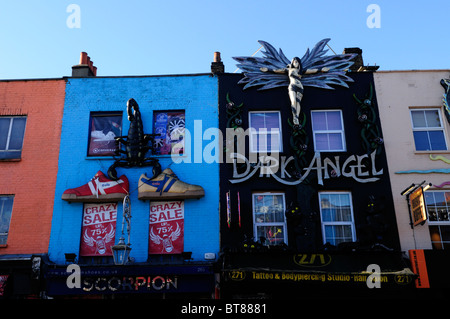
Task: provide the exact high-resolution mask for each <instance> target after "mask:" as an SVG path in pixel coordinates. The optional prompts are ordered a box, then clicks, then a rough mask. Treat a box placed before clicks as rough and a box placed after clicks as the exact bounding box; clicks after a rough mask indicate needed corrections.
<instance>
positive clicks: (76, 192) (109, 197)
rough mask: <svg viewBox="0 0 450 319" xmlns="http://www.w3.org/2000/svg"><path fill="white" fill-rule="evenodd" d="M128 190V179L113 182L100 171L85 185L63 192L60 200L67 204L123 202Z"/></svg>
mask: <svg viewBox="0 0 450 319" xmlns="http://www.w3.org/2000/svg"><path fill="white" fill-rule="evenodd" d="M129 188H130V186H129V182H128V178H127V177H126V176H125V175H122V176H120V177H119V178H118V179H117V180H115V181H114V180H111V179H109V178H108V177H106V176H105V174H103V172H102V171H98V172H97V174H95V175H94V177H93V178H92V179H91V180H90V181H89V182H88V183H87V184H84V185H82V186H80V187H77V188H70V189H67V190H66V191H64V193H63V194H62V196H61V199H63V200H65V201H68V202H90V203H101V202H114V201H119V200H123V199H124V197H125V196H126V195H127V194H128V191H129Z"/></svg>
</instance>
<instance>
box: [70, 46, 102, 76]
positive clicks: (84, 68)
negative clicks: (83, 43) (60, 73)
mask: <svg viewBox="0 0 450 319" xmlns="http://www.w3.org/2000/svg"><path fill="white" fill-rule="evenodd" d="M91 76H97V67H96V66H94V62H93V61H91V58H90V57H89V55H88V54H87V53H86V52H81V54H80V63H79V64H78V65H74V66H72V77H74V78H84V77H91Z"/></svg>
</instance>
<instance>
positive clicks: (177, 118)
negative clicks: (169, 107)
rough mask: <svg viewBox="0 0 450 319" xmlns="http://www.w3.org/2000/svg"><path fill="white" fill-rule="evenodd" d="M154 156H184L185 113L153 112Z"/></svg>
mask: <svg viewBox="0 0 450 319" xmlns="http://www.w3.org/2000/svg"><path fill="white" fill-rule="evenodd" d="M153 133H154V134H160V136H157V137H155V145H154V146H153V154H154V155H171V154H180V155H181V154H184V134H185V112H184V111H155V112H153Z"/></svg>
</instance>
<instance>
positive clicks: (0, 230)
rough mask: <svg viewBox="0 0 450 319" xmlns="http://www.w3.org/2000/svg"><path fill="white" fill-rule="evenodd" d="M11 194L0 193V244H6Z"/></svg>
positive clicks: (11, 203) (12, 197)
mask: <svg viewBox="0 0 450 319" xmlns="http://www.w3.org/2000/svg"><path fill="white" fill-rule="evenodd" d="M13 201H14V196H13V195H0V245H6V241H7V239H8V233H9V224H10V221H11V213H12V207H13Z"/></svg>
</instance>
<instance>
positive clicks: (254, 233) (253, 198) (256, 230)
mask: <svg viewBox="0 0 450 319" xmlns="http://www.w3.org/2000/svg"><path fill="white" fill-rule="evenodd" d="M260 195H261V196H268V195H271V196H276V195H281V196H282V197H283V209H282V213H283V222H267V223H265V222H264V223H261V222H257V221H256V212H255V207H256V204H255V197H256V196H260ZM285 210H286V198H285V194H284V193H280V192H258V193H252V215H253V237H254V239H255V240H256V241H259V238H257V235H258V226H280V227H282V228H283V241H284V243H285V244H286V245H287V244H288V235H287V225H286V216H285V215H284V212H285Z"/></svg>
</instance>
